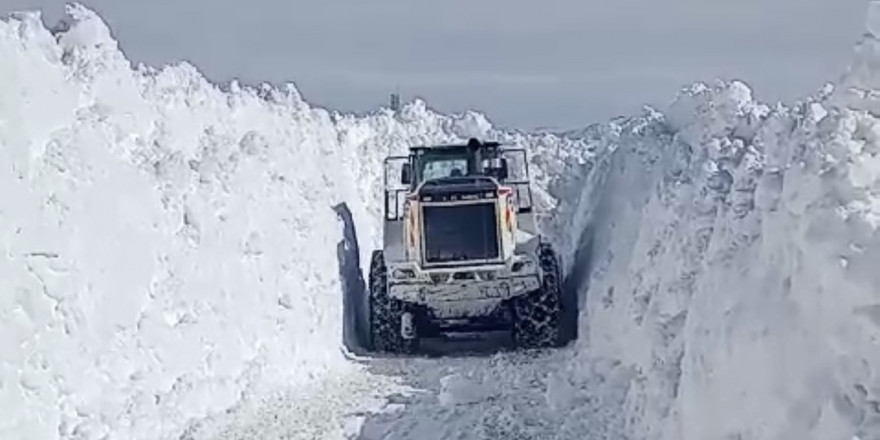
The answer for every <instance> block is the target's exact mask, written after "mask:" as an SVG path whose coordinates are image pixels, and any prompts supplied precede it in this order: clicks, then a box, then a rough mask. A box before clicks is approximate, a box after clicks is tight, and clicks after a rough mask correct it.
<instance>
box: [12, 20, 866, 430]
mask: <svg viewBox="0 0 880 440" xmlns="http://www.w3.org/2000/svg"><path fill="white" fill-rule="evenodd" d="M871 11H872V12H871V14H869V29H880V26H876V20H877V17H875V15H877V14H876V12H877V11H880V9H877V8H876V7H872V9H871ZM878 48H880V39H878V38H877V37H876V36H874V35H873V34H870V33H869V34H868V35H867V36H866V37H865V40H864V41H862V42H861V44H860V45H859V46H858V50H857V52H856V54H855V60H854V62H853V64H852V67H851V69H850V70H849V71H848V72H847V74H846V75H845V76H844V77H843V78H841V79H840V80H839V81H836V82H835V84H833V85H829V87H827V88H825V89H822V90H820V91H819V92H817V93H816V94H814V95H813V96H809V97H805V98H804V100H803V102H800V103H797V104H796V105H792V106H783V105H767V104H763V103H761V102H759V101H758V100H757V99H755V97H753V96H752V92H751V90H750V89H749V87H748V86H747V85H746V84H744V83H741V82H718V83H713V84H695V85H694V86H692V87H689V88H686V89H684V90H682V92H681V94H680V95H679V96H678V97H677V99H676V100H675V101H674V102H673V103H672V104H671V105H670V106H668V107H667V108H663V109H645V111H644V112H643V113H642V114H639V115H634V116H632V117H629V118H620V119H618V120H615V121H611V122H608V123H603V124H595V125H591V126H589V127H587V128H585V129H584V130H580V131H577V132H569V133H559V134H549V133H513V132H505V131H502V130H498V129H496V128H494V127H493V126H492V124H491V123H490V122H489V121H488V120H487V119H486V118H485V117H484V116H483V115H480V114H476V113H465V114H462V115H442V114H438V113H436V112H434V111H431V110H430V109H429V108H427V105H426V103H424V102H421V101H416V102H412V103H409V104H408V105H406V106H405V107H404V108H403V109H402V110H401V111H400V113H399V114H394V113H392V112H390V111H388V110H387V109H383V110H379V111H376V112H374V113H372V114H369V115H358V116H355V115H347V114H338V113H334V112H328V111H325V110H322V109H316V108H313V107H312V106H310V105H309V104H308V103H306V102H304V101H303V100H302V99H301V98H300V96H299V94H298V93H297V91H296V90H295V89H294V88H292V87H271V86H268V85H267V86H263V87H258V88H246V87H241V86H240V85H238V84H231V85H229V86H228V87H224V88H223V89H221V88H220V87H218V86H216V85H213V84H210V83H209V82H208V81H206V80H205V79H204V78H203V77H202V76H201V75H200V74H199V73H198V71H197V70H196V69H195V68H194V67H193V66H188V65H180V66H167V67H165V68H163V69H160V70H156V69H153V68H149V67H133V66H131V64H130V63H129V62H128V60H127V59H126V58H125V56H124V54H123V53H122V52H121V51H120V50H119V48H118V47H117V44H116V42H115V41H114V40H113V39H112V37H111V35H110V32H109V29H108V28H107V27H106V24H105V23H104V22H103V21H102V20H101V19H100V17H98V16H97V15H95V14H94V13H93V12H92V11H89V10H88V9H85V8H83V7H80V6H71V7H70V9H69V17H68V18H67V20H66V22H65V23H64V25H63V26H60V27H58V28H57V29H55V30H54V33H53V32H50V31H49V30H48V29H46V28H45V27H44V25H43V24H42V23H41V22H40V20H39V17H37V16H35V15H28V14H24V15H18V16H13V17H8V18H4V19H2V20H0V60H3V61H2V63H0V153H2V155H0V188H2V189H3V191H2V193H0V250H2V257H0V280H2V281H0V290H2V292H3V294H2V295H0V413H2V414H3V417H2V418H0V438H3V439H56V438H57V439H78V440H80V439H106V438H112V439H115V438H125V439H133V440H137V439H150V440H154V439H174V440H230V439H250V438H261V439H269V440H271V439H281V438H297V439H299V438H302V439H316V438H320V439H340V438H349V439H398V438H425V439H434V438H437V439H440V438H464V439H472V438H473V439H477V438H480V439H482V438H523V439H526V438H529V439H531V438H555V439H568V438H572V439H574V438H578V439H583V438H587V439H590V438H614V439H657V440H666V439H670V440H671V439H676V440H678V439H685V440H692V439H694V440H696V439H699V440H704V439H709V440H714V439H719V440H721V439H771V438H772V439H798V440H802V439H829V438H834V439H852V438H859V439H861V440H868V439H880V404H878V402H880V369H878V367H877V366H878V365H880V350H878V349H877V348H878V341H880V275H878V274H880V272H878V271H877V270H876V267H877V261H880V233H878V232H877V226H878V224H880V159H878V157H880V156H878V154H877V153H878V152H880V119H878V118H877V116H875V114H874V113H872V112H873V111H876V109H878V108H880V99H878V98H877V96H878V94H877V93H876V90H878V89H880V67H878V66H880V56H877V54H878V53H880V50H878ZM468 137H478V138H482V139H493V140H499V141H502V142H507V143H512V144H515V145H521V146H525V147H527V148H529V150H530V152H531V157H532V171H533V173H534V176H535V178H536V196H537V198H538V206H539V208H541V209H542V210H544V211H545V212H547V213H548V214H547V215H546V216H545V217H543V218H542V223H543V225H544V226H545V227H546V230H547V231H548V232H549V234H550V235H551V236H552V237H554V239H555V240H556V241H557V243H558V246H559V248H560V250H561V252H562V255H563V257H564V260H565V263H566V268H567V269H568V273H569V275H570V279H571V280H572V281H571V282H572V283H573V285H575V286H576V287H578V288H579V290H580V296H581V298H580V300H581V306H582V310H581V315H580V338H579V339H578V341H577V342H576V343H574V344H573V345H572V346H570V347H567V348H565V349H562V350H551V351H540V352H520V353H496V354H488V355H482V356H481V355H469V356H451V357H446V358H428V357H418V358H400V359H387V358H378V359H371V360H368V361H365V362H355V361H352V360H350V359H348V358H346V357H345V356H344V355H343V354H342V352H341V351H340V350H339V346H340V345H341V338H342V334H343V314H342V291H343V289H344V288H345V287H346V286H347V283H349V282H351V281H352V280H351V277H349V276H345V273H353V272H355V271H356V269H357V266H358V263H354V265H353V266H350V267H343V272H344V273H343V276H340V249H339V248H338V247H337V246H336V245H335V244H336V243H339V242H340V241H342V240H343V238H344V234H345V230H344V228H343V222H340V221H339V218H338V215H339V207H340V206H345V207H346V208H347V209H348V210H349V211H350V214H351V216H350V217H351V223H352V224H353V225H354V227H355V229H356V230H357V234H358V243H359V246H360V248H359V251H358V253H359V256H360V263H359V265H360V266H361V269H364V267H363V266H364V265H365V263H364V262H366V261H368V258H367V257H368V255H369V253H370V251H371V250H372V249H374V248H376V247H377V246H378V245H379V243H380V236H379V231H380V230H381V229H380V223H379V219H380V218H381V214H380V208H381V206H382V205H381V172H382V165H381V163H382V159H383V158H384V157H385V156H386V155H387V154H389V153H398V152H400V151H403V150H404V149H405V148H406V147H407V145H410V144H413V143H433V142H449V141H461V140H463V139H466V138H468ZM328 243H329V244H330V245H328Z"/></svg>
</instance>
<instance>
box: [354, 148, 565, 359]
mask: <svg viewBox="0 0 880 440" xmlns="http://www.w3.org/2000/svg"><path fill="white" fill-rule="evenodd" d="M511 163H516V164H518V165H519V166H518V167H517V170H518V171H519V172H518V173H513V172H511V171H512V170H511ZM395 164H396V165H397V167H396V168H397V172H396V173H395V174H396V179H394V180H392V179H389V174H390V173H389V168H391V169H394V168H395V166H394V165H395ZM384 196H385V197H384V198H385V206H384V209H383V211H384V231H383V232H384V243H383V248H382V249H377V250H374V251H373V252H372V257H371V261H370V268H369V275H368V280H366V286H365V287H366V288H365V290H366V292H365V295H366V298H365V300H366V301H365V302H366V304H365V307H363V308H364V309H365V312H366V315H367V316H364V317H363V318H362V322H363V325H362V326H361V329H362V330H360V331H362V332H363V333H366V334H364V335H363V340H365V341H367V342H366V344H365V345H366V347H365V348H367V349H368V351H375V352H383V353H415V352H418V351H419V346H420V341H421V340H422V339H423V338H435V337H443V336H449V335H451V334H455V333H471V334H473V333H477V334H479V333H481V332H485V331H498V330H501V331H505V332H508V334H509V335H510V338H509V340H510V341H512V343H513V345H514V346H515V347H517V348H542V347H559V346H562V345H565V344H566V343H567V342H568V341H567V340H566V339H567V338H568V337H567V336H566V335H567V334H568V332H567V331H563V327H564V326H566V325H569V326H570V325H574V324H573V323H571V322H570V320H568V319H566V318H565V315H566V313H564V312H565V311H564V308H565V307H566V301H565V300H564V294H563V289H562V281H563V280H562V274H561V273H560V263H559V260H558V257H557V254H556V252H555V250H554V249H553V246H552V245H551V244H550V243H549V242H548V241H547V240H546V238H545V237H543V236H542V235H541V234H540V232H539V231H538V226H537V222H536V218H535V213H534V207H533V204H532V190H531V187H530V180H529V175H528V162H527V157H526V151H525V149H523V148H512V147H506V146H502V145H501V144H499V143H497V142H480V141H479V140H476V139H470V140H469V141H468V142H467V143H466V144H452V145H434V146H413V147H410V149H409V154H408V155H405V156H391V157H388V158H386V159H385V188H384ZM569 316H570V315H569Z"/></svg>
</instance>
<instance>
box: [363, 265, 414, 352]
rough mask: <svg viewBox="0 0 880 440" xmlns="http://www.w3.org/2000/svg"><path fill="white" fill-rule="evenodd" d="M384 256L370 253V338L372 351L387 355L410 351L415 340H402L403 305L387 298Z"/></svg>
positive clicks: (386, 272)
mask: <svg viewBox="0 0 880 440" xmlns="http://www.w3.org/2000/svg"><path fill="white" fill-rule="evenodd" d="M387 280H388V271H387V268H386V266H385V257H384V253H383V252H382V251H380V250H377V251H373V255H372V258H371V260H370V281H369V282H370V337H371V339H372V343H373V344H372V345H373V349H374V350H376V351H379V352H386V353H403V352H410V351H413V349H414V348H415V341H416V340H415V339H413V340H408V339H404V338H403V335H402V333H401V331H400V330H401V321H402V318H403V313H404V312H405V310H406V308H405V303H404V302H403V301H400V300H398V299H394V298H392V297H391V296H389V295H388V282H387Z"/></svg>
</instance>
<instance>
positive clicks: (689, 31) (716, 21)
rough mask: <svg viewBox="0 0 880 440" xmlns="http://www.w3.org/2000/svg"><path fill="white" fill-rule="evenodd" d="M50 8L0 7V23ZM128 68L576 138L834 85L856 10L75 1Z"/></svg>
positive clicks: (481, 2)
mask: <svg viewBox="0 0 880 440" xmlns="http://www.w3.org/2000/svg"><path fill="white" fill-rule="evenodd" d="M64 3H65V1H64V0H3V1H2V2H0V13H3V12H8V11H10V10H21V9H43V10H44V12H43V13H44V16H45V17H46V19H47V21H49V22H50V23H53V22H54V21H55V20H57V18H58V17H60V15H61V14H62V12H63V5H64ZM82 3H83V4H85V5H87V6H89V7H91V8H92V9H95V10H97V11H98V12H99V13H101V15H102V16H103V17H104V18H105V20H107V21H108V23H109V24H110V26H111V27H112V29H113V31H114V34H115V35H116V36H117V38H118V39H119V40H120V44H121V46H122V48H123V50H124V51H125V52H126V53H127V54H128V56H129V58H130V59H132V60H134V61H137V62H146V63H148V64H153V65H159V64H164V63H170V62H176V61H179V60H188V61H190V62H192V63H193V64H195V65H196V66H198V67H199V69H200V70H202V72H203V73H205V74H206V75H207V76H208V77H209V78H210V79H212V80H214V81H218V82H227V81H229V80H230V79H232V78H238V79H240V80H241V81H242V82H245V83H258V82H260V81H271V82H275V83H281V82H286V81H292V82H295V83H296V84H297V86H298V87H299V89H300V90H301V91H302V93H303V95H304V96H305V98H306V99H307V100H309V101H310V102H313V103H315V104H317V105H321V106H326V107H332V108H335V109H340V110H346V111H362V110H370V109H373V108H376V107H377V106H379V105H382V104H385V103H386V102H387V101H388V94H389V93H391V92H393V91H395V89H399V90H400V92H401V94H402V96H403V98H404V99H405V100H408V99H411V98H412V97H414V96H419V97H423V98H425V99H426V100H427V101H428V103H429V105H431V106H432V107H434V108H436V109H438V110H441V111H462V110H464V109H476V110H479V111H483V112H486V113H487V114H488V115H489V117H490V119H492V120H493V121H494V122H495V123H497V124H499V125H503V126H508V127H520V128H533V127H536V126H552V127H559V128H574V127H580V126H584V125H587V124H589V123H591V122H597V121H602V120H605V119H608V118H611V117H614V116H617V115H620V114H630V113H633V112H637V111H639V108H640V107H641V105H642V104H645V103H649V104H654V105H663V104H664V103H666V102H668V101H669V100H670V99H672V98H673V97H674V95H675V93H676V92H677V90H678V89H679V88H680V87H682V86H684V85H687V84H690V83H692V82H694V81H711V80H712V79H714V78H718V77H721V78H736V79H741V80H744V81H746V82H748V83H749V84H751V85H752V86H753V88H754V89H755V90H756V94H757V96H758V97H759V98H762V99H766V100H785V101H787V100H791V99H794V98H797V97H799V96H802V95H804V94H807V93H811V92H812V91H813V90H815V89H817V88H819V87H820V86H821V85H822V83H823V82H824V81H826V80H833V79H835V78H836V76H837V75H839V74H840V73H841V71H842V69H843V68H844V67H845V65H846V63H847V61H848V60H849V57H850V53H851V47H852V44H853V43H854V42H855V40H856V39H857V38H858V37H859V35H860V34H861V33H862V32H863V29H864V26H863V23H864V14H865V8H866V6H867V2H866V1H865V0H735V1H731V0H615V1H609V0H542V1H525V0H443V1H437V0H434V1H425V0H371V1H352V0H348V1H343V0H314V1H304V0H287V1H282V0H248V1H242V0H238V1H231V0H150V1H143V0H87V1H83V2H82Z"/></svg>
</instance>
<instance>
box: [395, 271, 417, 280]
mask: <svg viewBox="0 0 880 440" xmlns="http://www.w3.org/2000/svg"><path fill="white" fill-rule="evenodd" d="M415 276H416V273H415V271H414V270H412V269H394V270H393V271H391V277H392V278H396V279H407V278H415Z"/></svg>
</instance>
